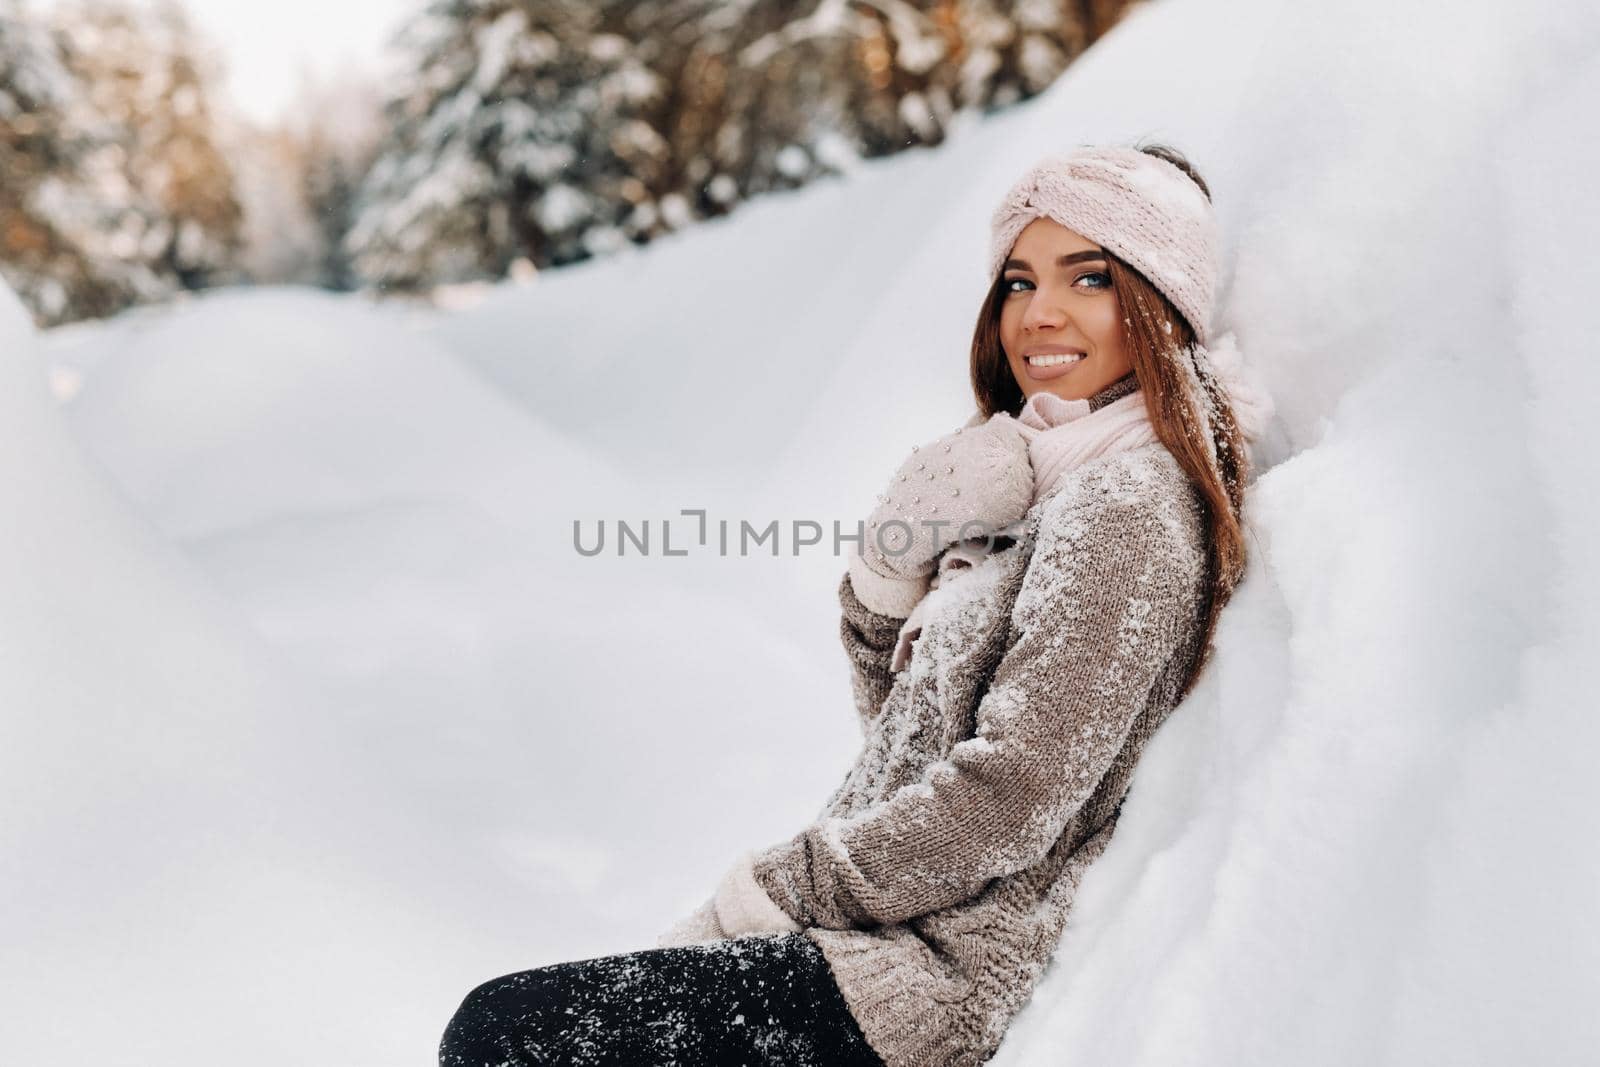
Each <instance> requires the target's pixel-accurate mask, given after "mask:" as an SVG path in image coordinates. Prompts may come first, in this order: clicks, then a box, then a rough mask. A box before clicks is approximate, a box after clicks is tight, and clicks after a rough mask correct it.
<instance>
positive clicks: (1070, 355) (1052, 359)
mask: <svg viewBox="0 0 1600 1067" xmlns="http://www.w3.org/2000/svg"><path fill="white" fill-rule="evenodd" d="M1082 358H1083V357H1082V356H1080V355H1078V354H1077V353H1074V352H1060V353H1056V354H1054V355H1049V356H1029V357H1028V366H1030V367H1058V366H1060V365H1061V364H1063V363H1076V362H1078V360H1080V359H1082Z"/></svg>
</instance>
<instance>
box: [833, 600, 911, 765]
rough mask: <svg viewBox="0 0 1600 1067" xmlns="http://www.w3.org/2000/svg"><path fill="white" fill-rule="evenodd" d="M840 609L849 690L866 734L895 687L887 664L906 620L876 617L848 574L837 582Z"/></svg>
mask: <svg viewBox="0 0 1600 1067" xmlns="http://www.w3.org/2000/svg"><path fill="white" fill-rule="evenodd" d="M839 607H840V609H841V614H840V616H839V639H840V641H841V642H842V643H843V644H844V652H845V655H846V657H848V658H849V660H850V691H851V694H852V696H853V697H854V698H855V705H856V715H857V716H858V717H859V718H860V720H861V732H862V733H863V734H865V733H866V732H867V731H868V730H869V729H871V728H872V722H873V720H874V719H876V718H877V717H878V712H879V710H881V709H882V707H883V701H884V698H886V697H887V696H888V695H889V690H890V689H893V688H894V674H893V672H892V671H891V670H890V661H891V659H892V658H893V656H894V649H895V643H896V641H897V639H898V638H899V635H900V626H901V624H902V623H903V622H904V621H905V620H904V619H897V618H895V617H893V616H891V615H882V614H879V613H878V612H876V611H873V610H872V609H871V608H869V607H867V606H866V605H865V604H863V603H861V601H860V599H859V598H857V596H856V594H855V588H854V586H853V585H852V584H851V581H850V575H849V573H848V572H846V573H845V575H844V577H842V578H840V579H839Z"/></svg>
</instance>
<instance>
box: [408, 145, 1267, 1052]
mask: <svg viewBox="0 0 1600 1067" xmlns="http://www.w3.org/2000/svg"><path fill="white" fill-rule="evenodd" d="M991 236H992V242H991V254H990V262H989V276H990V279H991V283H990V289H989V293H988V295H987V296H986V297H985V299H984V303H983V307H982V310H981V313H980V315H979V317H978V324H977V329H976V332H975V335H974V338H973V345H972V384H973V391H974V394H975V397H976V400H977V407H978V411H977V414H976V415H974V417H973V418H972V419H970V420H969V421H968V423H967V424H966V425H965V426H963V427H962V428H961V429H959V430H957V431H955V432H954V433H952V434H948V435H946V436H944V437H941V438H939V439H937V440H935V441H933V442H930V443H929V444H928V445H925V446H922V447H921V448H918V449H913V452H912V455H911V457H910V458H909V459H907V460H906V462H905V463H904V464H903V465H902V466H901V468H900V469H899V470H898V471H896V473H895V476H894V478H893V479H891V481H890V483H889V488H888V491H887V492H886V493H885V494H883V495H882V496H880V497H879V498H878V507H877V509H876V510H875V511H874V512H873V514H872V516H871V517H870V518H869V520H868V522H867V523H866V524H865V536H864V537H863V540H862V543H861V544H860V545H859V546H858V548H857V551H855V552H854V553H853V554H852V557H851V559H850V563H849V567H848V569H847V571H846V573H845V575H844V576H843V577H842V579H841V582H840V585H839V589H838V596H839V602H840V605H841V607H842V608H843V618H842V621H841V626H840V632H841V635H842V637H843V640H844V644H845V650H846V652H847V653H848V655H849V659H850V663H851V669H852V685H853V692H854V696H855V704H856V710H857V712H858V714H859V716H860V720H861V725H862V729H863V733H864V735H865V741H864V744H863V747H862V750H861V754H860V756H859V757H858V758H857V761H856V764H855V766H854V767H853V768H852V769H851V771H850V773H849V774H848V775H847V776H846V778H845V780H844V782H843V783H842V784H841V785H840V786H839V788H838V789H837V790H835V792H834V794H833V796H832V797H831V798H829V800H828V802H827V804H826V805H825V806H824V808H823V810H822V812H821V814H820V815H819V817H818V819H817V821H816V822H815V823H814V824H813V825H812V826H809V827H807V828H806V829H804V830H802V831H801V832H800V833H798V834H796V835H795V836H794V837H793V838H792V839H791V840H789V841H786V842H783V843H781V844H778V845H775V846H773V847H771V848H768V849H765V850H763V851H761V852H758V853H755V854H749V855H745V856H743V857H741V858H740V860H739V861H738V862H737V863H735V864H734V866H733V867H732V869H730V870H729V872H728V873H727V875H726V876H725V877H724V878H723V880H722V882H721V884H720V885H719V886H718V888H717V891H716V893H715V895H714V896H713V897H712V899H711V900H709V901H707V902H706V904H705V905H704V906H702V907H701V908H700V909H699V910H698V911H696V912H695V913H694V914H692V915H690V916H689V917H688V918H686V919H685V920H684V921H682V922H680V923H679V924H678V925H677V926H676V927H674V928H673V930H671V931H669V932H668V933H667V934H666V935H664V936H663V938H662V939H661V947H658V948H655V949H650V950H645V951H642V952H636V953H628V954H625V955H619V956H609V957H604V958H601V959H595V960H585V961H580V962H578V963H564V964H558V965H556V966H554V967H545V968H540V969H537V970H533V971H525V972H522V973H520V974H515V975H509V976H507V977H504V978H500V979H496V980H494V981H492V982H488V983H485V984H484V985H482V986H480V987H479V988H478V989H476V990H474V991H473V992H472V993H471V994H470V995H469V996H468V997H467V999H466V1001H465V1002H464V1003H463V1005H462V1007H461V1009H460V1011H458V1012H457V1014H456V1016H455V1018H454V1019H452V1021H451V1023H450V1026H449V1028H448V1030H447V1031H446V1033H445V1037H444V1041H443V1045H442V1048H441V1056H440V1062H441V1063H442V1064H446V1065H459V1064H472V1065H475V1067H476V1065H481V1064H502V1063H511V1064H556V1063H562V1064H565V1063H597V1064H598V1063H606V1064H624V1063H626V1064H656V1063H668V1062H671V1063H680V1064H755V1063H762V1064H829V1065H851V1064H863V1065H879V1064H886V1065H888V1067H913V1065H919V1067H920V1065H941V1067H944V1065H958V1067H960V1065H967V1064H978V1063H982V1062H983V1061H985V1060H987V1059H988V1058H989V1057H990V1056H991V1055H993V1053H994V1052H995V1050H996V1049H997V1048H998V1047H999V1044H1000V1041H1001V1038H1002V1037H1003V1036H1004V1033H1005V1030H1006V1028H1007V1026H1008V1025H1009V1024H1010V1022H1011V1020H1012V1018H1013V1017H1014V1016H1015V1014H1016V1012H1017V1011H1018V1010H1019V1009H1020V1008H1021V1007H1022V1005H1023V1004H1024V1003H1025V1002H1026V1001H1027V999H1028V998H1029V996H1031V994H1032V991H1033V988H1034V986H1035V985H1036V983H1037V981H1038V979H1039V977H1040V975H1041V973H1042V972H1043V970H1044V968H1045V966H1046V964H1047V963H1048V961H1049V958H1050V955H1051V953H1052V951H1053V950H1054V948H1055V946H1056V944H1057V942H1058V941H1059V939H1060V936H1061V933H1062V931H1063V929H1064V927H1065V924H1066V919H1067V914H1068V910H1069V908H1070V906H1071V903H1072V898H1073V894H1074V892H1075V890H1076V887H1077V885H1078V883H1079V880H1080V879H1081V877H1082V875H1083V872H1084V870H1085V869H1086V868H1087V867H1088V865H1089V864H1090V863H1092V862H1093V861H1094V859H1095V858H1096V857H1097V856H1099V855H1100V853H1101V852H1102V851H1103V850H1104V848H1105V846H1106V843H1107V841H1108V840H1109V838H1110V835H1111V833H1112V830H1113V828H1114V826H1115V824H1116V819H1117V813H1118V810H1119V808H1120V805H1121V802H1122V799H1123V797H1124V795H1125V794H1126V792H1127V789H1128V785H1129V780H1130V777H1131V774H1132V772H1133V768H1134V765H1135V763H1136V761H1137V759H1138V757H1139V754H1140V752H1141V751H1142V749H1143V747H1144V745H1145V742H1146V741H1147V740H1148V739H1149V737H1150V736H1151V734H1152V733H1153V732H1154V731H1155V729H1156V728H1157V727H1158V726H1159V725H1160V724H1161V723H1162V721H1163V720H1164V719H1165V718H1166V717H1167V715H1168V714H1169V713H1170V712H1171V710H1172V709H1173V707H1174V706H1176V705H1177V704H1178V702H1179V701H1181V700H1182V699H1183V697H1184V696H1185V695H1186V694H1187V693H1188V691H1189V690H1190V688H1191V687H1192V686H1193V685H1194V682H1195V680H1196V678H1197V677H1198V675H1199V673H1200V670H1201V668H1202V667H1203V665H1204V663H1205V661H1206V656H1207V652H1208V650H1209V647H1210V641H1211V635H1212V633H1213V631H1214V629H1215V627H1216V623H1217V617H1218V613H1219V612H1220V611H1221V610H1222V607H1223V605H1224V604H1225V603H1226V602H1227V600H1228V598H1229V596H1230V595H1231V593H1232V591H1233V588H1234V585H1235V584H1236V583H1237V581H1238V579H1239V577H1240V575H1241V574H1242V572H1243V568H1244V562H1245V550H1244V541H1243V537H1242V532H1241V524H1240V507H1241V503H1242V496H1243V489H1244V485H1245V481H1246V476H1247V473H1248V471H1247V458H1246V455H1245V444H1246V441H1247V440H1248V439H1250V438H1251V437H1253V436H1254V435H1255V434H1256V433H1257V432H1258V431H1259V428H1260V426H1261V424H1262V423H1263V421H1264V420H1265V419H1266V418H1267V417H1268V416H1269V415H1270V412H1271V407H1270V402H1269V401H1268V400H1267V398H1266V397H1265V395H1264V394H1263V393H1261V392H1260V391H1259V390H1258V389H1255V388H1254V387H1252V386H1251V385H1250V383H1249V382H1248V381H1247V380H1246V379H1245V377H1244V376H1243V371H1242V368H1241V366H1240V362H1239V356H1238V352H1237V350H1236V349H1235V348H1234V347H1233V345H1232V344H1231V337H1224V338H1221V339H1218V340H1216V341H1213V340H1212V338H1211V337H1210V333H1209V330H1210V325H1211V321H1210V320H1211V305H1212V297H1213V292H1214V289H1215V284H1216V274H1217V232H1216V223H1215V216H1214V214H1213V212H1212V209H1211V204H1210V194H1209V191H1208V190H1207V189H1206V187H1205V185H1204V183H1203V182H1202V181H1201V179H1200V178H1199V176H1198V175H1197V174H1196V173H1195V172H1194V170H1193V168H1192V167H1191V166H1190V165H1189V164H1188V163H1187V161H1185V160H1184V159H1183V157H1182V156H1180V155H1179V154H1178V153H1176V152H1175V151H1173V150H1171V149H1169V148H1165V147H1162V146H1146V147H1142V148H1122V147H1101V148H1091V147H1080V148H1078V149H1076V150H1074V151H1073V152H1071V153H1070V154H1068V155H1066V156H1063V157H1052V158H1047V159H1045V160H1043V161H1041V162H1040V163H1039V164H1037V165H1036V166H1035V167H1034V168H1032V169H1031V170H1030V171H1029V172H1028V173H1027V174H1025V175H1024V176H1023V178H1022V179H1021V180H1020V181H1019V182H1018V183H1017V184H1016V185H1015V186H1014V187H1013V188H1012V189H1011V191H1010V192H1009V193H1008V194H1007V196H1006V199H1005V200H1004V202H1003V203H1002V204H1001V205H1000V207H999V208H998V209H997V210H996V212H995V214H994V217H993V220H992V235H991Z"/></svg>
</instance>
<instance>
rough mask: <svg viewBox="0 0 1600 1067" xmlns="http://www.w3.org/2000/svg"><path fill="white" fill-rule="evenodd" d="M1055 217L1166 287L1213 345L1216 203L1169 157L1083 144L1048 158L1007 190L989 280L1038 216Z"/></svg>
mask: <svg viewBox="0 0 1600 1067" xmlns="http://www.w3.org/2000/svg"><path fill="white" fill-rule="evenodd" d="M1040 217H1045V218H1051V219H1054V220H1055V221H1056V222H1059V223H1060V224H1061V225H1063V226H1065V227H1067V228H1068V229H1069V230H1075V231H1076V232H1078V233H1080V234H1082V235H1083V236H1084V237H1086V238H1088V239H1089V240H1091V241H1094V242H1095V243H1096V244H1099V245H1100V246H1101V247H1102V248H1105V249H1108V250H1109V251H1111V252H1112V253H1114V254H1115V255H1117V256H1118V257H1119V258H1121V259H1122V260H1123V261H1124V262H1126V263H1128V264H1129V265H1130V266H1132V267H1133V268H1134V269H1136V270H1137V271H1138V272H1139V273H1140V274H1142V275H1144V276H1145V278H1147V279H1148V280H1149V281H1150V283H1151V284H1152V285H1154V286H1155V287H1156V288H1157V289H1159V290H1160V291H1161V292H1162V293H1163V294H1164V295H1165V296H1166V298H1167V299H1168V300H1170V301H1172V304H1173V306H1174V307H1176V308H1177V309H1178V310H1179V311H1180V312H1182V313H1183V317H1184V318H1186V319H1188V320H1189V325H1190V326H1192V327H1193V328H1194V332H1195V337H1196V339H1197V340H1198V341H1199V342H1200V343H1201V344H1202V345H1204V344H1206V343H1207V340H1208V338H1209V336H1210V330H1211V302H1212V297H1213V294H1214V293H1215V291H1216V285H1217V270H1218V250H1217V246H1218V240H1219V238H1218V233H1217V219H1216V213H1215V212H1214V211H1213V210H1212V207H1211V201H1210V200H1209V199H1207V198H1206V195H1205V194H1204V193H1203V192H1201V191H1200V187H1199V186H1198V185H1196V184H1195V183H1194V182H1193V181H1192V180H1190V178H1189V176H1188V175H1187V174H1185V173H1184V172H1183V171H1181V170H1179V169H1178V168H1177V167H1175V166H1173V165H1172V164H1171V163H1168V162H1167V161H1166V160H1164V159H1161V158H1159V157H1157V156H1152V155H1148V154H1146V153H1144V152H1140V151H1139V150H1137V149H1134V148H1121V147H1093V146H1088V145H1084V146H1080V147H1078V148H1075V149H1073V150H1072V151H1071V152H1069V153H1067V154H1066V155H1053V156H1046V157H1045V158H1044V159H1041V160H1040V161H1039V162H1037V163H1035V164H1034V165H1033V166H1032V167H1031V168H1030V169H1029V170H1028V172H1027V173H1026V174H1024V175H1023V176H1022V178H1021V179H1019V180H1018V181H1017V183H1016V184H1015V185H1013V186H1012V187H1011V191H1010V192H1008V193H1006V196H1005V199H1004V200H1003V201H1002V202H1001V204H1000V206H999V207H998V208H996V209H995V212H994V217H993V219H992V220H991V222H990V227H989V228H990V234H991V237H990V243H989V279H990V280H991V281H993V279H994V278H995V276H996V275H998V274H999V273H1000V267H1001V264H1003V263H1004V262H1005V259H1006V256H1007V255H1008V254H1010V252H1011V248H1012V246H1013V245H1014V244H1016V241H1017V235H1018V234H1020V233H1021V232H1022V231H1023V229H1024V228H1025V227H1026V226H1027V225H1028V223H1030V222H1032V221H1033V220H1034V219H1037V218H1040Z"/></svg>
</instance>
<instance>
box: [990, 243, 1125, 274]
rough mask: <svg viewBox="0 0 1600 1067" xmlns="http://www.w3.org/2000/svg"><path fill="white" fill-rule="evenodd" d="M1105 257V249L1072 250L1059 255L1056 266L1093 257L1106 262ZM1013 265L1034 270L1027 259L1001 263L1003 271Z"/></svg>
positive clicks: (1020, 268)
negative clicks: (1066, 253)
mask: <svg viewBox="0 0 1600 1067" xmlns="http://www.w3.org/2000/svg"><path fill="white" fill-rule="evenodd" d="M1105 258H1106V254H1105V250H1104V249H1100V248H1088V249H1085V250H1084V251H1082V252H1072V253H1070V254H1068V255H1065V256H1059V257H1057V258H1056V266H1058V267H1068V266H1071V265H1072V264H1074V263H1079V262H1082V261H1084V260H1091V259H1098V260H1100V261H1101V262H1102V263H1103V262H1105ZM1012 267H1016V268H1017V269H1018V270H1032V269H1033V268H1032V267H1030V266H1028V261H1027V260H1025V259H1008V260H1006V261H1005V262H1004V263H1002V264H1001V265H1000V269H1001V270H1002V271H1008V270H1010V269H1011V268H1012Z"/></svg>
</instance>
